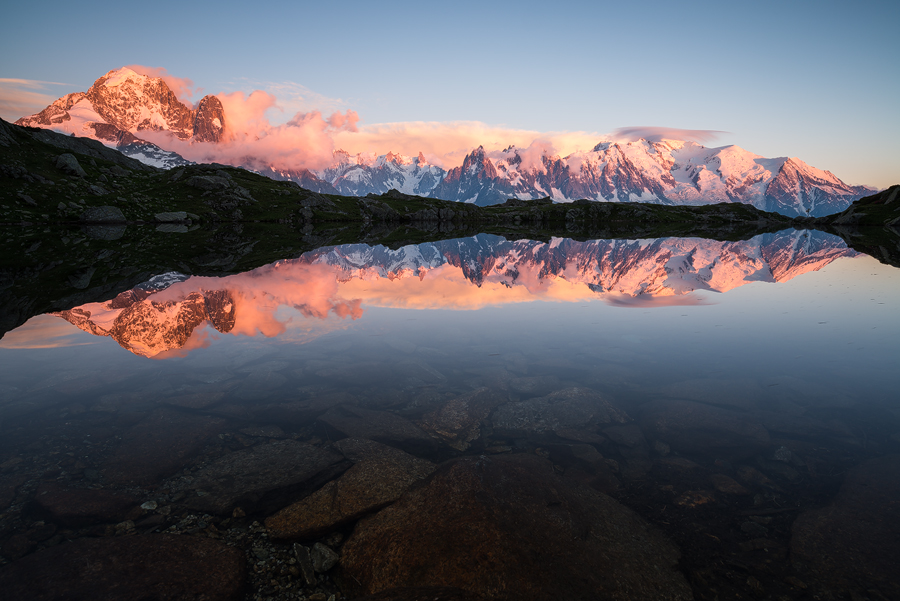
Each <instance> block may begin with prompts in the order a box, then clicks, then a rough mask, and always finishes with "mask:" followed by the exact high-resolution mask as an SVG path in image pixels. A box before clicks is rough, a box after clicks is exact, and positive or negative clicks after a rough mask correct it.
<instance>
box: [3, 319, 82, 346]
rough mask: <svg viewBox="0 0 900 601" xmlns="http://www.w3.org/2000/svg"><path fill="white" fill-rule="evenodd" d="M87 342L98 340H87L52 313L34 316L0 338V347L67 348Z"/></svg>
mask: <svg viewBox="0 0 900 601" xmlns="http://www.w3.org/2000/svg"><path fill="white" fill-rule="evenodd" d="M87 344H97V342H96V341H93V340H89V341H87V342H85V341H84V337H83V336H82V335H81V332H80V331H79V330H78V329H76V328H75V327H74V326H72V325H71V324H68V323H66V322H64V321H60V320H59V319H57V318H55V317H52V316H50V315H38V316H36V317H32V318H31V319H29V320H28V321H26V322H25V323H24V324H22V325H21V326H19V327H18V328H16V329H15V330H12V331H10V332H7V333H6V335H5V336H3V338H2V339H0V348H5V349H46V348H65V347H69V346H84V345H87Z"/></svg>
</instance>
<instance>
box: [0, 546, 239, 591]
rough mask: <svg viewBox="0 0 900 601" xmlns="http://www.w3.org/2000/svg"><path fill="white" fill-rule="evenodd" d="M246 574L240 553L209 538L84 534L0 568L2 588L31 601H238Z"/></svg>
mask: <svg viewBox="0 0 900 601" xmlns="http://www.w3.org/2000/svg"><path fill="white" fill-rule="evenodd" d="M244 574H245V571H244V554H243V552H241V551H240V550H239V549H237V548H234V547H229V546H228V545H226V544H224V543H221V542H218V541H215V540H212V539H208V538H200V537H193V536H170V535H165V534H157V535H143V536H141V535H138V536H125V537H116V538H99V539H94V538H82V539H79V540H76V541H74V542H71V543H67V544H62V545H57V546H55V547H50V548H48V549H44V550H42V551H39V552H37V553H34V554H32V555H29V556H27V557H25V558H24V559H21V560H19V561H16V562H14V563H13V564H11V565H9V566H6V567H5V568H3V569H0V591H3V592H2V596H3V597H4V598H5V599H29V601H63V600H69V599H91V601H120V600H121V599H154V600H159V601H167V600H171V601H182V600H184V599H197V600H199V599H203V600H205V601H237V600H238V599H242V598H243V589H244V580H245V576H244Z"/></svg>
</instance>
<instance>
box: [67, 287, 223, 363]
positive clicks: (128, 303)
mask: <svg viewBox="0 0 900 601" xmlns="http://www.w3.org/2000/svg"><path fill="white" fill-rule="evenodd" d="M149 297H150V295H149V294H135V293H134V291H131V290H129V291H127V292H123V293H122V294H120V295H119V296H117V297H116V298H114V299H113V300H111V301H109V302H108V303H91V304H89V305H82V306H81V307H75V308H74V309H70V310H68V311H62V312H60V313H57V315H59V316H60V317H62V318H63V319H65V320H66V321H68V322H70V323H72V324H74V325H76V326H78V327H79V328H81V329H82V330H84V331H85V332H90V333H92V334H96V335H98V336H109V337H111V338H112V339H113V340H115V341H116V342H118V343H119V344H120V345H122V347H124V348H126V349H128V350H130V351H131V352H132V353H134V354H136V355H144V356H145V357H152V356H154V355H158V354H159V353H161V352H164V351H168V350H172V349H176V348H182V347H184V345H185V344H186V343H187V341H188V339H189V338H190V337H191V334H192V333H193V332H194V330H195V329H196V328H197V326H199V325H202V324H204V323H206V322H207V321H208V322H210V323H211V324H212V325H213V327H214V328H215V329H217V330H218V331H220V332H223V333H225V332H230V331H231V329H232V328H233V327H234V318H235V316H234V309H235V304H234V302H233V300H232V299H231V296H230V293H229V292H228V291H227V290H212V291H209V290H201V291H199V292H192V293H190V294H189V295H188V296H187V297H186V298H184V299H181V300H178V301H163V302H160V301H156V300H153V299H152V298H149ZM93 305H99V306H93Z"/></svg>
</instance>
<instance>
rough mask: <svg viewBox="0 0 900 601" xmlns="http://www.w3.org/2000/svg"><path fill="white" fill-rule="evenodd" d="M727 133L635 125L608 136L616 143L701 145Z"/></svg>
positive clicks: (715, 130) (711, 130)
mask: <svg viewBox="0 0 900 601" xmlns="http://www.w3.org/2000/svg"><path fill="white" fill-rule="evenodd" d="M727 133H728V132H727V131H719V130H717V129H678V128H674V127H655V126H650V125H637V126H631V127H620V128H618V129H616V130H615V131H613V132H612V134H610V137H611V138H612V139H614V140H616V141H623V142H633V141H635V140H640V139H641V138H643V139H644V140H649V141H651V142H659V141H660V140H663V139H669V140H686V141H690V142H699V143H701V144H703V143H705V142H709V141H712V140H715V139H716V138H718V137H719V134H727Z"/></svg>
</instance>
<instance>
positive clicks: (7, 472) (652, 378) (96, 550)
mask: <svg viewBox="0 0 900 601" xmlns="http://www.w3.org/2000/svg"><path fill="white" fill-rule="evenodd" d="M98 227H99V226H94V227H93V229H92V228H91V227H84V226H78V225H69V226H54V227H52V228H51V227H48V228H46V229H41V228H32V229H29V228H17V227H13V226H4V230H3V231H2V232H0V236H3V237H4V239H5V246H4V248H5V249H7V250H6V251H5V252H6V253H8V254H7V257H6V259H4V261H5V263H4V265H5V267H4V269H5V270H6V271H5V272H4V273H6V274H10V275H7V276H5V280H4V289H5V292H3V294H4V296H3V307H4V308H3V312H4V315H3V322H2V323H3V331H4V334H3V337H2V340H0V556H2V559H0V597H2V598H4V599H31V600H34V599H123V598H134V599H209V600H213V599H216V600H217V599H254V600H269V599H273V600H282V599H308V600H321V601H328V600H332V599H334V600H339V599H381V600H388V599H394V600H400V599H404V600H417V599H429V600H442V601H451V600H469V599H504V600H507V599H508V600H513V599H515V600H522V599H534V600H543V599H562V600H575V599H623V600H624V599H698V600H714V599H722V600H724V599H775V600H787V599H848V600H849V599H852V600H854V601H855V600H862V599H868V600H871V601H882V600H887V599H900V578H898V576H897V574H898V570H897V566H898V565H900V515H898V512H900V501H898V500H900V395H898V392H897V391H898V390H900V270H898V268H897V267H896V266H894V265H896V263H894V265H891V264H888V263H887V262H882V261H879V260H877V259H876V258H873V257H872V256H870V255H869V254H865V253H863V252H859V251H857V250H854V249H852V248H850V247H848V246H847V244H846V243H845V241H844V240H843V239H842V238H840V237H838V236H835V235H831V234H828V233H823V232H820V231H816V230H801V229H792V228H787V229H781V230H777V231H766V232H763V233H759V234H755V235H746V236H740V235H739V236H734V237H732V238H731V239H727V238H722V237H720V238H719V239H715V238H704V237H693V236H668V237H646V238H645V237H634V238H628V237H613V238H609V239H597V238H586V239H578V238H577V237H576V238H571V237H566V235H565V232H561V233H559V234H556V235H548V236H544V237H533V238H528V237H521V238H520V237H518V236H516V235H514V234H505V235H504V234H502V233H500V234H498V233H480V232H477V231H476V232H474V233H472V232H465V235H464V236H455V235H454V234H453V232H444V233H441V232H432V234H431V235H430V237H428V239H424V240H423V239H408V240H407V239H403V238H402V237H401V238H397V237H396V236H394V237H393V238H391V239H389V240H388V239H385V238H384V237H382V238H380V239H379V238H378V237H377V236H374V235H369V236H357V239H346V238H340V236H336V235H325V234H323V233H322V232H317V231H311V230H309V229H307V230H305V231H303V232H300V231H298V230H295V229H292V228H291V227H288V226H284V227H282V226H277V225H275V224H256V225H252V224H249V225H241V224H219V225H209V226H204V227H201V228H200V229H193V230H192V229H191V228H189V227H184V226H175V227H173V226H165V225H163V226H159V227H156V226H153V225H144V226H140V225H134V224H131V225H128V226H127V229H126V226H117V227H119V230H118V231H117V230H116V228H115V227H113V228H112V229H110V227H111V226H106V227H107V230H108V231H107V230H104V229H103V227H99V229H98ZM254 228H255V229H254ZM201 234H202V235H203V236H204V237H203V238H202V240H201V239H200V238H199V236H201ZM212 240H215V243H213V242H211V241H212ZM260 240H263V241H265V243H259V244H256V243H254V242H253V241H260ZM254 244H255V245H254ZM263 246H265V248H266V250H265V252H261V251H260V249H261V248H262V247H263ZM41 253H43V254H41ZM873 254H875V253H873ZM37 255H41V257H43V258H34V257H37ZM42 274H43V275H42Z"/></svg>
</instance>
